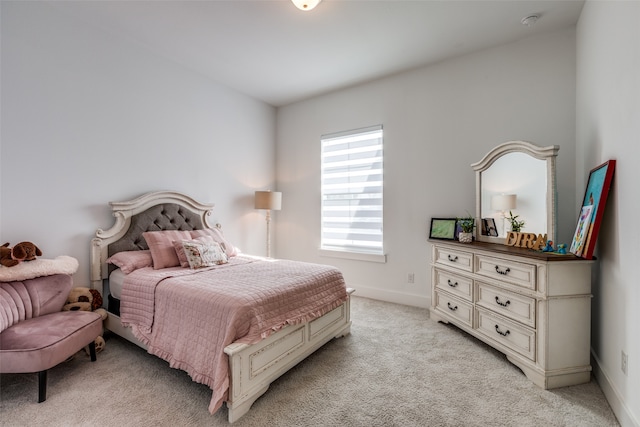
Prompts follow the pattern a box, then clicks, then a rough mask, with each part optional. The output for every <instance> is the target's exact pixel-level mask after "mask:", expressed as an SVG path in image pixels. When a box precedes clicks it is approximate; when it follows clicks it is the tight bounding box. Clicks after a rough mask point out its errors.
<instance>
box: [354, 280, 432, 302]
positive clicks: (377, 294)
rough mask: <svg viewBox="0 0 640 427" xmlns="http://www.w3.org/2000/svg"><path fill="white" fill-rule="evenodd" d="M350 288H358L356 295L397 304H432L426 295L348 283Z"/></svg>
mask: <svg viewBox="0 0 640 427" xmlns="http://www.w3.org/2000/svg"><path fill="white" fill-rule="evenodd" d="M348 286H349V287H350V288H354V289H355V290H356V292H355V294H354V295H355V296H358V297H364V298H371V299H377V300H380V301H386V302H392V303H395V304H403V305H410V306H413V307H423V308H428V307H429V305H430V304H431V298H429V297H427V296H426V295H420V294H408V293H401V292H395V291H387V290H383V289H376V288H368V287H366V286H360V285H353V284H351V283H349V284H348Z"/></svg>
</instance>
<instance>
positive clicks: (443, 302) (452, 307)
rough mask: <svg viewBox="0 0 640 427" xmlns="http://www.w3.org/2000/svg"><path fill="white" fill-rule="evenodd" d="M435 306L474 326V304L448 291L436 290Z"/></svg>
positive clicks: (446, 313) (450, 315)
mask: <svg viewBox="0 0 640 427" xmlns="http://www.w3.org/2000/svg"><path fill="white" fill-rule="evenodd" d="M434 306H435V308H436V310H437V311H440V312H441V313H444V314H445V315H447V316H448V317H453V318H455V319H457V320H459V321H461V322H462V323H464V324H465V325H467V326H469V327H473V306H472V305H471V304H470V303H468V302H464V301H462V300H461V299H459V298H456V297H454V296H452V295H449V294H447V293H446V292H440V291H438V290H436V292H435V302H434Z"/></svg>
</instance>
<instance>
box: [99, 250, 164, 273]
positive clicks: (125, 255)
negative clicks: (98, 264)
mask: <svg viewBox="0 0 640 427" xmlns="http://www.w3.org/2000/svg"><path fill="white" fill-rule="evenodd" d="M107 263H109V264H113V265H115V266H116V267H119V268H120V270H122V272H123V273H124V274H129V273H131V272H132V271H135V270H137V269H139V268H144V267H151V266H152V265H153V258H151V251H146V250H145V251H123V252H118V253H117V254H115V255H112V256H111V257H110V258H108V259H107Z"/></svg>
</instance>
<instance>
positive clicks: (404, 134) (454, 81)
mask: <svg viewBox="0 0 640 427" xmlns="http://www.w3.org/2000/svg"><path fill="white" fill-rule="evenodd" d="M377 124H382V125H383V126H384V161H385V164H384V173H385V178H384V180H385V185H384V198H385V201H384V205H385V207H384V209H385V211H384V233H385V235H384V247H385V250H386V253H387V255H388V256H387V263H386V264H379V263H373V262H364V261H353V260H345V259H338V258H327V257H321V256H319V255H318V247H319V244H320V234H319V229H320V193H319V191H320V188H319V183H320V176H319V165H320V157H319V156H320V146H319V138H320V135H322V134H326V133H331V132H338V131H343V130H348V129H354V128H359V127H365V126H371V125H377ZM277 135H278V137H277V164H278V167H277V173H278V175H277V179H278V189H279V190H280V191H282V192H283V208H282V210H281V211H280V212H278V213H277V227H276V228H277V236H276V253H277V255H278V257H284V258H294V259H303V260H307V261H314V262H321V263H330V264H333V265H336V266H338V267H339V268H340V269H342V271H343V272H344V274H345V276H346V279H347V281H348V283H349V285H350V286H352V287H355V288H356V289H357V292H358V294H359V295H363V296H370V297H374V298H380V299H384V300H388V301H394V302H400V303H406V304H411V305H419V306H425V307H426V306H427V305H428V304H429V300H430V291H429V289H430V288H429V286H430V280H431V279H430V276H429V268H428V259H429V251H430V245H429V244H428V243H427V236H428V227H429V223H430V218H432V217H455V216H463V215H465V214H466V213H467V212H469V213H471V214H473V213H474V212H475V175H474V173H473V170H472V168H471V166H470V165H471V163H474V162H477V161H479V160H480V159H481V158H482V157H483V156H484V155H485V154H486V153H487V152H488V151H489V150H490V149H492V148H493V147H494V146H496V145H497V144H499V143H502V142H505V141H510V140H525V141H531V142H533V143H536V144H538V145H540V146H547V145H555V144H557V145H559V146H560V153H559V158H558V165H559V166H558V181H559V197H558V200H559V202H560V209H559V218H560V222H559V230H560V232H559V236H560V238H561V239H564V240H562V241H564V242H567V241H568V239H569V238H570V237H569V236H572V235H573V229H574V228H575V219H576V216H575V210H574V206H573V200H574V192H575V186H574V181H575V169H574V153H575V146H574V144H575V31H574V29H569V30H564V31H560V32H555V33H552V34H548V35H543V36H538V37H533V38H529V39H526V40H522V41H520V42H517V43H511V44H507V45H504V46H500V47H497V48H493V49H488V50H485V51H481V52H477V53H474V54H471V55H466V56H461V57H458V58H455V59H452V60H449V61H445V62H442V63H439V64H436V65H433V66H430V67H426V68H422V69H419V70H415V71H412V72H407V73H403V74H399V75H396V76H393V77H389V78H386V79H382V80H379V81H376V82H372V83H369V84H365V85H361V86H358V87H354V88H351V89H347V90H343V91H340V92H336V93H333V94H329V95H326V96H321V97H318V98H314V99H311V100H308V101H304V102H300V103H297V104H293V105H290V106H287V107H284V108H280V109H279V110H278V129H277ZM408 273H414V274H415V284H408V283H407V275H408Z"/></svg>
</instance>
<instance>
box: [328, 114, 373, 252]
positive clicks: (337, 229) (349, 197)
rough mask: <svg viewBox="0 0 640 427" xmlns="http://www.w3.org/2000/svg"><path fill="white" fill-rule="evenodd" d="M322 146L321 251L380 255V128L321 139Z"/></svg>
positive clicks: (338, 134) (359, 130) (342, 133)
mask: <svg viewBox="0 0 640 427" xmlns="http://www.w3.org/2000/svg"><path fill="white" fill-rule="evenodd" d="M321 145H322V178H321V179H322V184H321V188H322V230H321V249H325V250H338V251H348V252H359V253H370V254H380V255H382V254H383V247H382V206H383V204H382V126H374V127H370V128H366V129H358V130H354V131H348V132H341V133H336V134H331V135H323V136H322V137H321Z"/></svg>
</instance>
